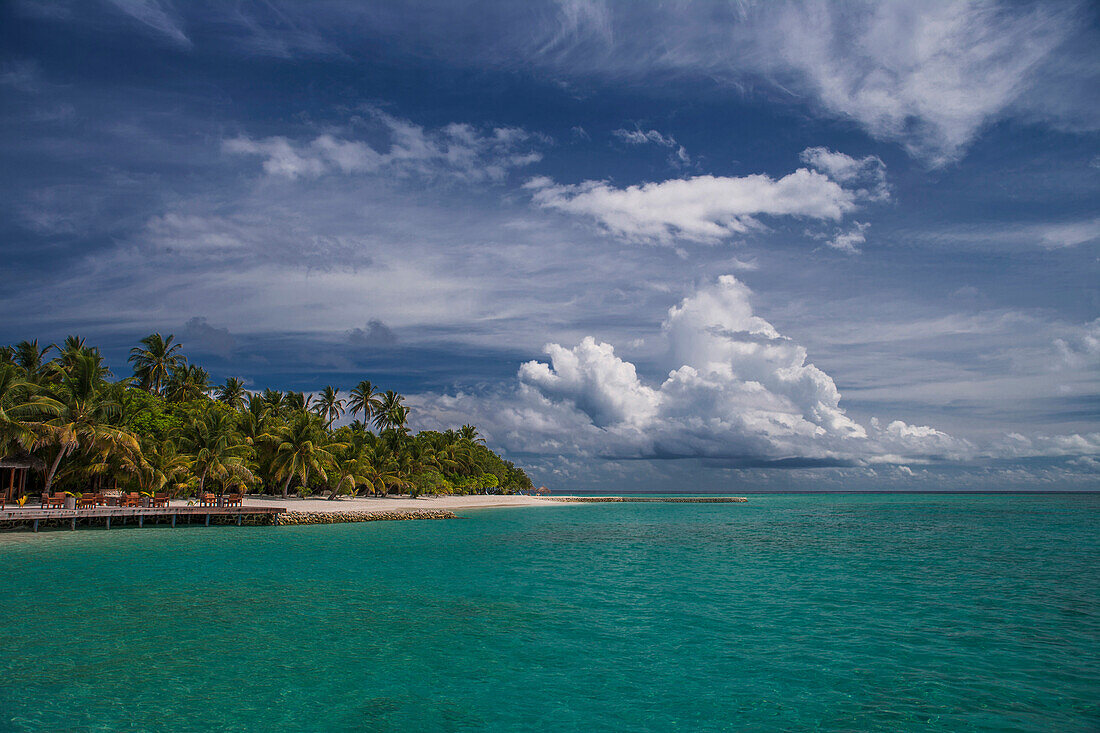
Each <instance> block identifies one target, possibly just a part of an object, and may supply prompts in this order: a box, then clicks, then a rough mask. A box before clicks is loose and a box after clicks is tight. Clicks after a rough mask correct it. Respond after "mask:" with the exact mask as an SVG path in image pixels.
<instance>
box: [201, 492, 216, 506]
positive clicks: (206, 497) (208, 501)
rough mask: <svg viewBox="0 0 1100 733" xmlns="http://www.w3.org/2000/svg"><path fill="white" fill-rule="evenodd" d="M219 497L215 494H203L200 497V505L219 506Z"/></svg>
mask: <svg viewBox="0 0 1100 733" xmlns="http://www.w3.org/2000/svg"><path fill="white" fill-rule="evenodd" d="M217 505H218V497H216V496H214V495H213V494H203V495H202V496H200V497H199V506H217Z"/></svg>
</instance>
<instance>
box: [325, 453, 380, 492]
mask: <svg viewBox="0 0 1100 733" xmlns="http://www.w3.org/2000/svg"><path fill="white" fill-rule="evenodd" d="M329 476H330V477H331V478H333V479H334V481H333V482H332V491H331V492H330V493H329V495H328V498H329V501H332V500H333V499H335V498H336V496H337V495H338V494H339V493H340V492H341V491H343V490H344V489H349V490H350V491H351V493H352V494H354V493H355V491H356V487H358V486H359V485H360V484H370V483H371V480H370V479H369V478H367V477H366V476H364V475H363V471H362V468H361V466H360V461H359V458H357V457H356V455H355V453H354V452H353V451H351V450H348V449H347V448H346V447H345V449H344V450H342V451H337V452H335V453H334V457H333V463H332V471H331V472H330V473H329Z"/></svg>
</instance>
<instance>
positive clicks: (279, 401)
mask: <svg viewBox="0 0 1100 733" xmlns="http://www.w3.org/2000/svg"><path fill="white" fill-rule="evenodd" d="M262 399H263V401H264V402H265V403H266V404H267V406H268V407H270V408H271V411H272V412H274V413H275V414H276V415H279V414H282V411H283V408H284V407H286V395H284V394H283V393H282V392H280V391H279V390H277V389H265V390H264V393H263V396H262Z"/></svg>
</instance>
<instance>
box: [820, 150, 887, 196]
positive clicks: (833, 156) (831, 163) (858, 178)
mask: <svg viewBox="0 0 1100 733" xmlns="http://www.w3.org/2000/svg"><path fill="white" fill-rule="evenodd" d="M799 158H800V159H801V160H802V162H803V163H806V164H807V165H809V166H810V167H811V168H814V169H815V170H818V171H821V172H822V173H824V174H825V175H827V176H828V177H829V178H832V179H833V180H834V181H836V182H837V183H840V184H844V185H847V186H860V187H861V188H860V189H859V190H858V192H857V195H858V196H859V197H860V198H867V199H870V200H872V201H886V200H888V199H889V198H890V186H889V185H888V184H887V183H886V164H885V163H883V162H882V159H881V158H879V157H878V156H877V155H867V156H864V157H862V158H853V157H852V156H850V155H846V154H844V153H839V152H837V151H835V150H829V149H828V148H825V147H816V148H806V149H805V150H803V151H802V153H801V154H800V155H799Z"/></svg>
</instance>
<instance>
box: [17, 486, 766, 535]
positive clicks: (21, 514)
mask: <svg viewBox="0 0 1100 733" xmlns="http://www.w3.org/2000/svg"><path fill="white" fill-rule="evenodd" d="M746 501H748V499H746V498H745V497H734V496H712V497H664V498H658V497H624V496H600V497H593V496H550V497H547V496H526V495H522V494H508V495H483V494H473V495H467V496H431V497H419V498H412V497H410V496H397V497H385V498H379V497H354V498H353V497H344V498H339V499H333V500H329V499H322V498H297V497H293V498H292V497H288V498H286V499H284V498H282V497H269V496H247V497H244V500H243V502H242V504H241V506H240V507H239V508H231V507H217V508H210V509H206V508H203V507H197V506H193V505H192V504H191V503H189V502H185V501H183V500H176V501H175V502H173V504H172V505H171V506H170V507H168V508H163V509H151V508H149V507H142V508H135V509H120V508H102V507H97V508H95V509H90V510H71V509H67V510H56V511H54V510H45V511H44V510H40V509H36V508H27V509H15V508H12V509H10V510H4V511H0V530H7V531H11V530H18V529H30V530H32V531H33V532H38V530H39V527H40V524H41V526H42V528H44V529H45V528H53V529H60V528H64V527H67V528H70V529H74V530H75V529H77V528H78V526H81V527H93V526H102V527H103V528H105V529H107V530H109V529H110V528H111V524H112V520H114V521H115V523H116V526H118V525H120V524H121V525H126V524H128V523H129V524H134V523H136V524H137V525H138V526H139V527H143V526H145V524H146V523H150V524H160V523H161V522H166V523H168V522H170V523H171V526H172V527H175V526H176V524H177V519H179V518H182V519H183V521H184V522H185V523H186V524H191V523H192V522H195V523H199V522H201V523H203V524H206V525H207V526H210V525H211V524H213V525H227V524H237V525H241V524H247V525H257V524H269V525H290V526H294V525H307V524H342V523H349V522H377V521H404V520H424V519H427V520H433V519H456V518H458V516H459V515H458V514H456V512H459V511H466V510H470V509H498V508H509V507H530V506H544V507H545V506H561V505H563V504H597V503H599V504H603V503H630V502H640V503H666V504H726V503H742V502H746Z"/></svg>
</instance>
